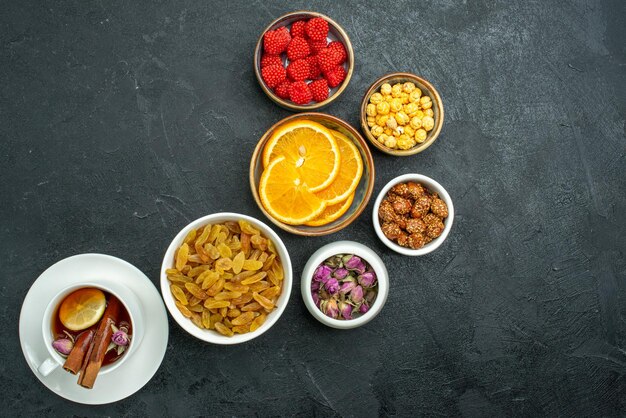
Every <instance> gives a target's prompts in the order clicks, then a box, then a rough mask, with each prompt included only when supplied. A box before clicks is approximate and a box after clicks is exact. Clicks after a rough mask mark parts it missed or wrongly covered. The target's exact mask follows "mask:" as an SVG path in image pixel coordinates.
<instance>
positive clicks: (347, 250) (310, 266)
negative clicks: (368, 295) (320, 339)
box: [301, 241, 389, 329]
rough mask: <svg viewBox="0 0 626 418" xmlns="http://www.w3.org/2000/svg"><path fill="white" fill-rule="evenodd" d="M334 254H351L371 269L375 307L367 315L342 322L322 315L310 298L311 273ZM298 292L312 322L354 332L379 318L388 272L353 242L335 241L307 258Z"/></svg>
mask: <svg viewBox="0 0 626 418" xmlns="http://www.w3.org/2000/svg"><path fill="white" fill-rule="evenodd" d="M337 254H354V255H357V256H359V257H361V258H363V259H364V260H365V261H367V263H369V265H370V266H372V268H373V269H374V272H375V273H376V277H377V279H378V295H377V296H376V300H374V303H373V304H372V306H371V307H370V310H369V311H367V313H365V314H363V315H362V316H360V317H358V318H355V319H349V320H341V319H333V318H330V317H328V316H326V315H324V314H323V313H322V311H320V310H319V308H318V307H317V306H315V303H314V302H313V295H312V294H311V280H312V279H313V273H314V272H315V269H316V268H317V266H319V265H320V264H322V263H323V262H324V261H325V260H326V259H327V258H329V257H332V256H334V255H337ZM301 291H302V299H303V300H304V304H305V305H306V307H307V309H308V310H309V312H311V315H313V316H314V317H315V319H317V320H318V321H320V322H321V323H322V324H324V325H328V326H329V327H332V328H337V329H351V328H357V327H360V326H361V325H364V324H367V323H368V322H369V321H371V320H372V319H374V317H375V316H376V315H378V313H379V312H380V310H381V309H382V308H383V305H384V304H385V301H386V300H387V295H388V294H389V274H388V273H387V268H385V264H384V263H383V261H382V260H381V259H380V257H379V256H378V255H377V254H376V253H375V252H374V251H372V250H371V249H369V248H368V247H366V246H365V245H363V244H359V243H358V242H354V241H337V242H332V243H330V244H327V245H325V246H323V247H322V248H320V249H319V250H317V251H315V252H314V253H313V255H312V256H311V257H310V258H309V261H307V263H306V265H305V266H304V270H303V271H302V280H301Z"/></svg>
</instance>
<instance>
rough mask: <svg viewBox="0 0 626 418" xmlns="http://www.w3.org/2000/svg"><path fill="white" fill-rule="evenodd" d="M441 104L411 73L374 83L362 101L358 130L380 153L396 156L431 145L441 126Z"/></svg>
mask: <svg viewBox="0 0 626 418" xmlns="http://www.w3.org/2000/svg"><path fill="white" fill-rule="evenodd" d="M443 117H444V112H443V103H442V101H441V97H440V96H439V93H438V92H437V90H436V89H435V87H434V86H433V85H432V84H431V83H429V82H428V81H426V80H424V79H423V78H421V77H418V76H416V75H414V74H410V73H392V74H387V75H385V76H383V77H381V78H379V79H378V80H376V81H375V82H374V83H373V84H372V85H371V86H370V88H369V89H368V90H367V92H366V93H365V96H363V100H362V102H361V129H362V130H363V133H364V134H365V136H366V137H367V139H369V141H370V142H371V143H372V144H373V145H374V146H375V147H376V148H378V149H379V150H381V151H383V152H385V153H387V154H391V155H396V156H407V155H413V154H417V153H419V152H422V151H424V150H425V149H426V148H428V147H429V146H431V145H432V144H433V142H435V140H436V139H437V137H438V136H439V133H440V132H441V128H442V126H443Z"/></svg>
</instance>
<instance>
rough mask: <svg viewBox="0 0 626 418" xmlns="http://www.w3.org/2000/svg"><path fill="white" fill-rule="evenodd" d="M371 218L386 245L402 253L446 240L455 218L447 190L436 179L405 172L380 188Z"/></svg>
mask: <svg viewBox="0 0 626 418" xmlns="http://www.w3.org/2000/svg"><path fill="white" fill-rule="evenodd" d="M372 221H373V224H374V229H375V230H376V234H377V235H378V237H379V238H380V240H381V241H382V242H383V243H384V244H385V245H386V246H387V247H389V248H391V249H392V250H394V251H395V252H397V253H400V254H404V255H409V256H418V255H424V254H428V253H430V252H432V251H434V250H436V249H437V248H439V246H441V244H443V242H444V241H445V240H446V237H447V236H448V234H449V233H450V230H451V229H452V223H453V221H454V206H453V204H452V199H451V198H450V195H449V194H448V192H447V191H446V189H444V188H443V186H442V185H441V184H439V183H437V182H436V181H435V180H433V179H431V178H430V177H427V176H424V175H421V174H404V175H402V176H399V177H396V178H394V179H393V180H391V181H390V182H389V183H387V184H386V185H385V187H383V189H382V190H381V191H380V193H379V195H378V197H377V198H376V201H375V202H374V210H373V213H372Z"/></svg>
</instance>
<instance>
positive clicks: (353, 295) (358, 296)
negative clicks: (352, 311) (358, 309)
mask: <svg viewBox="0 0 626 418" xmlns="http://www.w3.org/2000/svg"><path fill="white" fill-rule="evenodd" d="M350 300H351V301H352V302H354V303H360V302H361V301H362V300H363V288H362V287H361V286H357V287H355V288H354V289H352V291H351V292H350Z"/></svg>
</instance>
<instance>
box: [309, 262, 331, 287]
mask: <svg viewBox="0 0 626 418" xmlns="http://www.w3.org/2000/svg"><path fill="white" fill-rule="evenodd" d="M332 272H333V270H332V269H331V268H330V267H328V266H324V265H321V266H319V267H318V268H317V269H315V273H313V280H315V281H316V282H322V283H326V280H328V279H329V278H330V274H331V273H332Z"/></svg>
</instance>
